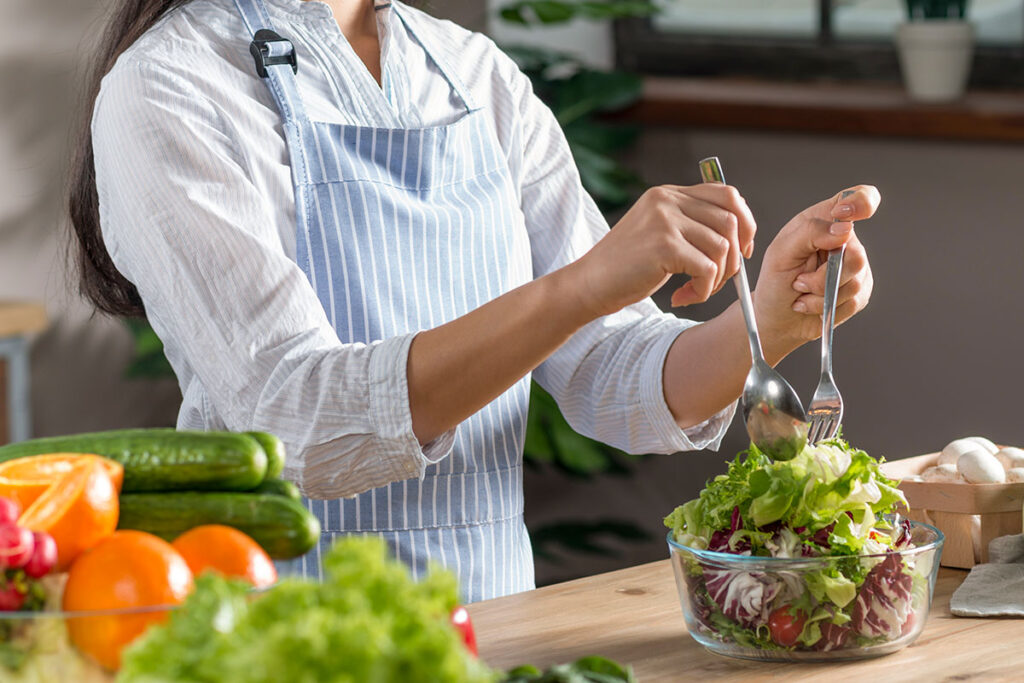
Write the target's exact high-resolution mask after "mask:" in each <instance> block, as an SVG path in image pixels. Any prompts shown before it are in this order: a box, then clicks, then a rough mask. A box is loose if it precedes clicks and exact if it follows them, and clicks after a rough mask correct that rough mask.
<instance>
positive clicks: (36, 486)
mask: <svg viewBox="0 0 1024 683" xmlns="http://www.w3.org/2000/svg"><path fill="white" fill-rule="evenodd" d="M85 457H87V456H86V455H85V454H82V453H50V454H47V455H30V456H28V457H25V458H16V459H14V460H8V461H7V462H5V463H0V496H3V497H5V498H10V499H11V500H15V501H17V502H18V504H19V505H21V509H22V510H25V509H26V508H28V506H30V505H32V503H34V502H35V500H36V498H38V497H39V496H41V495H42V494H43V491H45V490H46V489H47V488H49V486H50V484H52V483H54V482H55V481H56V480H57V479H59V478H60V477H61V476H63V475H65V474H67V473H68V472H70V471H71V469H72V467H74V465H75V463H77V462H81V460H82V458H85ZM93 457H100V456H93ZM102 462H103V466H104V467H105V468H107V472H108V473H109V474H110V478H111V480H112V481H113V482H114V488H115V489H116V490H117V491H118V492H119V493H120V491H121V483H122V482H123V481H124V467H122V466H121V464H120V463H117V462H114V461H113V460H110V459H108V458H103V460H102Z"/></svg>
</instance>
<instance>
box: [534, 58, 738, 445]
mask: <svg viewBox="0 0 1024 683" xmlns="http://www.w3.org/2000/svg"><path fill="white" fill-rule="evenodd" d="M516 78H517V79H518V80H519V88H520V92H521V95H520V97H519V102H520V106H519V108H520V122H521V126H522V128H521V131H520V135H521V136H522V138H523V144H522V148H523V150H524V153H523V159H522V163H521V166H520V167H519V169H518V170H519V183H520V187H521V201H522V207H523V211H524V213H525V216H526V223H527V229H528V231H529V234H530V239H531V246H532V249H533V267H534V272H535V274H536V275H537V276H540V275H543V274H545V273H549V272H551V271H553V270H555V269H558V268H561V267H562V266H565V265H567V264H568V263H571V262H572V261H574V260H576V259H578V258H579V257H581V256H582V255H583V254H585V253H586V252H587V251H588V250H589V249H590V248H591V247H592V246H593V245H594V244H596V243H597V242H598V241H599V240H600V239H601V238H602V237H603V236H604V235H605V234H606V233H607V232H608V229H609V228H608V223H607V221H605V219H604V217H603V216H602V215H601V212H600V211H599V210H598V208H597V206H596V205H595V204H594V201H593V200H592V199H591V197H590V196H589V195H588V194H587V192H586V191H585V190H584V189H583V186H582V183H581V182H580V177H579V173H578V172H577V170H576V165H575V163H574V162H573V158H572V154H571V152H570V150H569V146H568V143H567V142H566V139H565V136H564V134H563V133H562V130H561V127H560V126H559V125H558V122H557V121H556V120H555V118H554V116H553V115H552V113H551V111H550V110H549V109H548V108H547V107H546V106H545V105H544V104H543V103H542V102H541V101H540V100H539V99H538V98H537V97H536V96H534V95H533V93H532V91H531V90H530V87H529V82H528V81H527V80H526V79H525V77H522V76H521V75H517V76H516ZM696 324H697V323H696V322H694V321H692V320H685V319H682V318H678V317H676V316H674V315H672V314H669V313H663V312H661V311H660V310H659V309H658V307H657V306H656V305H655V303H654V302H653V301H652V300H650V299H646V300H644V301H641V302H639V303H636V304H634V305H631V306H628V307H626V308H624V309H622V310H621V311H619V312H617V313H615V314H612V315H608V316H605V317H603V318H600V319H598V320H595V321H594V322H592V323H590V324H589V325H587V326H585V327H584V328H582V329H581V330H579V331H578V332H577V333H576V334H575V335H573V337H572V338H570V340H569V341H568V342H567V343H565V344H564V345H563V346H562V347H561V348H560V349H559V350H558V351H556V352H555V353H554V354H553V355H552V356H551V357H549V358H548V359H547V360H546V361H545V362H544V363H543V364H541V365H540V367H538V368H537V370H536V372H535V373H534V378H535V379H536V380H537V382H538V383H539V384H540V385H541V386H542V387H544V388H545V389H546V390H547V391H548V392H549V393H551V395H552V396H553V397H554V398H555V400H556V401H557V402H558V405H559V407H560V408H561V410H562V413H563V414H564V415H565V418H566V420H567V421H568V422H569V424H570V425H571V426H572V427H573V429H575V430H576V431H578V432H580V433H581V434H585V435H587V436H589V437H592V438H595V439H598V440H599V441H603V442H605V443H608V444H610V445H613V446H615V447H617V448H620V449H622V450H625V451H627V452H631V453H672V452H675V451H683V450H698V449H702V448H712V449H717V448H718V446H719V444H720V443H721V440H722V437H723V436H724V434H725V430H726V428H727V427H728V425H729V422H730V421H731V420H732V417H733V414H734V412H735V409H736V406H735V404H731V405H729V406H726V407H724V408H723V409H722V410H721V411H720V412H719V413H717V414H716V415H714V416H712V417H711V418H710V419H708V420H706V421H705V422H702V423H700V424H698V425H695V426H693V427H689V428H687V429H685V430H684V429H680V427H679V426H678V425H677V424H676V422H675V420H674V418H673V417H672V413H671V411H669V409H668V405H667V404H666V402H665V394H664V384H663V381H664V380H663V374H664V373H663V371H664V366H665V358H666V356H667V355H668V350H669V348H670V347H671V346H672V343H673V342H674V341H675V340H676V338H677V337H678V336H679V334H680V333H682V332H683V331H684V330H686V329H687V328H688V327H691V326H693V325H696ZM693 390H694V391H699V388H698V387H694V388H693Z"/></svg>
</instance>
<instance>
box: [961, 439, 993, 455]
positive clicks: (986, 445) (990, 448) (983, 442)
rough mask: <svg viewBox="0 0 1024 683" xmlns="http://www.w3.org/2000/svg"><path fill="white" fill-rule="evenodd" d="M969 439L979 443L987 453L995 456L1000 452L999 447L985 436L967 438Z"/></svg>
mask: <svg viewBox="0 0 1024 683" xmlns="http://www.w3.org/2000/svg"><path fill="white" fill-rule="evenodd" d="M967 439H968V440H970V441H973V442H975V443H977V444H978V445H979V446H981V447H983V448H984V449H985V450H986V451H988V452H989V453H992V454H993V455H995V453H996V451H998V450H999V446H997V445H995V444H994V443H992V442H991V441H989V440H988V439H986V438H985V437H983V436H969V437H967Z"/></svg>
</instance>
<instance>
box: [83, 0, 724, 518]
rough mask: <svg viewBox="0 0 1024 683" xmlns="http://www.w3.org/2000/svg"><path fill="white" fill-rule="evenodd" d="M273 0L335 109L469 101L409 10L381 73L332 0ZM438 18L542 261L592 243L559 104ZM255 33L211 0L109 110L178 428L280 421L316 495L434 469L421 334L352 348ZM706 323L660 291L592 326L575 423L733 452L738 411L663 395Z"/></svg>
mask: <svg viewBox="0 0 1024 683" xmlns="http://www.w3.org/2000/svg"><path fill="white" fill-rule="evenodd" d="M266 3H267V6H268V9H269V11H270V14H271V19H272V21H273V22H274V25H275V26H276V28H277V30H278V32H279V33H281V34H282V35H284V36H285V37H286V38H288V39H290V40H291V41H292V42H293V43H294V45H295V49H296V53H297V55H298V59H299V71H298V83H299V89H300V92H301V95H302V98H303V100H304V101H305V104H306V108H307V111H308V112H309V114H310V116H311V117H313V118H314V119H317V120H322V121H331V122H337V123H345V124H352V125H362V126H376V127H381V128H388V127H390V128H409V127H426V126H434V125H442V124H447V123H450V122H451V121H453V120H455V119H456V118H457V117H458V116H459V115H461V113H463V111H464V110H462V109H461V102H460V101H459V100H458V99H457V98H455V97H454V95H453V94H452V92H451V89H450V87H449V85H448V83H447V81H445V80H444V79H443V78H442V76H441V74H440V73H439V72H438V71H437V69H436V67H435V65H434V64H433V62H431V61H430V60H429V59H428V58H427V56H426V54H425V52H424V51H423V49H422V48H421V47H420V45H419V44H418V43H417V42H416V41H415V39H414V38H413V37H412V36H411V35H409V34H408V33H407V31H406V30H405V28H404V27H403V25H402V23H401V22H399V21H393V20H392V16H391V12H390V11H388V10H382V11H379V12H378V28H379V30H380V35H381V45H382V81H383V83H382V86H379V85H378V84H377V83H376V81H375V80H374V79H373V77H372V76H371V75H370V74H369V72H368V71H367V70H366V68H365V66H364V65H363V63H362V62H361V61H360V59H359V58H358V56H357V55H356V54H355V53H354V51H353V50H352V48H351V47H350V46H349V44H348V43H347V41H346V40H345V38H344V36H343V35H342V34H341V32H340V30H339V29H338V26H337V23H336V22H335V21H334V18H333V16H332V13H331V10H330V8H329V7H328V6H327V5H325V4H323V3H320V2H303V1H302V0H266ZM429 30H431V31H435V32H436V33H437V37H438V38H439V40H437V41H436V42H438V43H439V44H442V45H444V46H445V47H446V49H448V50H450V51H451V55H450V56H451V58H452V59H451V61H452V62H454V63H456V64H458V65H459V69H460V73H459V76H460V77H461V79H462V80H463V81H464V83H465V84H466V85H467V86H468V88H469V89H470V91H471V92H472V93H473V96H474V98H475V99H476V100H477V101H478V102H481V103H484V104H485V105H486V107H487V109H488V117H489V120H491V121H492V122H493V126H494V128H495V132H496V135H497V138H498V140H499V143H500V145H501V147H502V151H503V154H504V157H505V160H506V161H507V163H508V165H509V169H510V171H511V175H512V177H513V179H514V180H515V182H516V186H517V189H518V194H519V202H520V206H521V210H522V211H523V214H524V218H525V223H526V226H527V228H528V232H529V237H530V248H531V250H532V260H533V269H534V275H535V276H540V275H543V274H544V273H547V272H550V271H552V270H554V269H557V268H559V267H562V266H564V265H566V264H568V263H570V262H572V261H573V260H575V259H577V258H579V257H580V256H581V255H583V254H584V253H585V252H586V251H587V250H588V249H589V248H590V247H591V246H592V245H593V244H594V243H595V242H596V241H597V240H598V239H600V238H601V236H602V235H604V234H605V232H607V230H608V226H607V223H606V222H605V220H604V218H603V217H602V216H601V214H600V212H599V211H598V210H597V208H596V206H595V205H594V203H593V201H592V200H591V199H590V197H589V196H587V194H586V192H585V191H584V190H583V188H582V187H581V185H580V180H579V175H578V173H577V172H576V169H575V166H574V164H573V162H572V157H571V155H570V152H569V149H568V146H567V144H566V142H565V139H564V136H563V135H562V132H561V130H560V128H559V127H558V124H557V122H556V121H555V119H554V117H553V116H552V115H551V113H550V111H549V110H548V109H547V108H546V107H545V106H544V105H543V104H542V103H541V102H540V101H539V100H538V99H537V98H536V97H535V96H534V95H533V94H532V91H531V88H530V84H529V81H528V79H527V78H526V77H525V76H524V75H523V74H522V73H520V72H519V70H518V69H517V68H516V67H515V65H514V64H513V63H512V62H511V61H510V60H509V59H508V58H507V57H505V56H504V54H503V53H502V52H501V51H500V50H499V49H497V48H496V47H495V45H494V44H493V43H492V42H491V41H490V40H489V39H488V38H486V37H484V36H482V35H480V34H474V33H470V32H468V31H466V30H464V29H462V28H459V27H458V26H455V25H454V24H452V23H450V22H444V21H439V20H431V21H430V22H429ZM249 40H250V39H249V37H248V36H247V34H246V31H245V29H244V26H243V24H242V21H241V18H240V17H239V16H238V14H237V11H236V10H235V8H234V6H233V4H232V2H231V0H193V1H192V2H190V3H189V4H187V5H185V6H184V7H182V8H180V9H177V10H175V11H173V12H172V13H171V14H170V15H168V16H167V17H165V18H164V19H162V20H161V21H160V22H159V23H158V24H157V25H156V26H154V27H153V28H152V29H151V30H150V31H149V32H147V34H146V35H144V36H143V37H142V38H141V39H139V40H138V41H137V42H136V43H135V44H134V45H133V46H132V47H131V48H129V49H128V50H127V51H126V52H125V53H124V54H123V55H122V56H121V57H120V59H119V60H118V62H117V64H116V65H115V66H114V68H113V69H112V70H111V72H110V73H109V74H108V75H107V76H106V77H105V78H104V80H103V84H102V88H101V92H100V95H99V97H98V99H97V102H96V108H95V112H94V117H93V126H92V131H93V143H94V147H95V164H96V176H97V186H98V191H99V198H100V215H101V223H102V226H103V237H104V240H105V242H106V245H107V248H108V250H109V251H110V254H111V257H112V258H113V260H114V263H115V264H116V265H117V267H118V269H119V270H120V271H121V272H122V273H123V274H124V275H125V276H126V277H127V278H128V279H129V280H131V281H132V282H133V283H134V284H135V285H136V286H137V287H138V289H139V292H140V294H141V296H142V298H143V301H144V302H145V304H146V311H147V316H148V318H149V320H150V322H151V324H152V325H153V328H154V329H155V330H156V332H157V333H158V334H159V336H160V338H161V339H162V340H163V341H164V344H165V352H166V354H167V357H168V360H169V361H170V362H171V365H172V366H173V367H174V370H175V373H176V374H177V377H178V380H179V382H180V385H181V389H182V394H183V397H184V400H183V403H182V406H181V411H180V415H179V419H178V427H179V428H182V429H186V428H192V429H231V430H251V429H259V430H265V431H270V432H273V433H275V434H277V435H278V436H280V437H281V438H282V440H283V441H284V442H285V444H286V447H287V449H288V452H289V460H288V464H287V467H286V471H285V475H286V476H287V477H288V478H290V479H292V480H294V481H296V482H297V483H298V484H299V486H300V488H302V490H303V492H304V493H305V494H306V495H308V496H310V497H314V498H324V499H330V498H338V497H347V496H352V495H355V494H357V493H360V492H362V491H365V490H368V489H370V488H374V487H378V486H381V485H384V484H386V483H388V482H392V481H401V480H404V479H409V478H412V477H417V476H422V474H423V472H424V468H425V467H426V466H427V465H428V464H429V463H430V462H436V461H437V460H439V459H440V458H443V457H445V456H446V455H447V453H448V452H449V450H450V448H451V444H452V440H453V434H454V430H453V431H452V432H449V433H447V434H445V435H443V436H442V437H440V438H438V439H437V440H435V441H434V442H432V443H431V444H428V445H427V446H426V447H422V448H421V447H420V445H419V443H418V442H417V440H416V437H415V435H414V434H413V432H412V419H411V415H410V408H409V398H408V388H407V384H406V363H407V358H408V351H409V345H410V343H411V341H412V338H413V336H414V333H413V334H408V335H401V336H398V337H393V338H388V339H383V340H380V341H376V342H373V343H371V344H343V343H341V342H340V341H339V339H338V336H337V334H336V333H335V331H334V329H333V328H332V327H331V325H330V323H329V321H328V319H327V316H326V314H325V312H324V309H323V307H322V306H321V304H320V301H319V300H318V299H317V296H316V293H315V292H314V291H313V289H312V288H311V286H310V284H309V282H308V280H307V279H306V277H305V276H304V275H303V273H302V271H301V270H300V269H299V268H298V266H297V265H296V264H295V262H294V258H295V253H296V251H295V250H296V248H295V239H296V238H295V205H294V192H293V188H292V179H291V175H290V168H289V165H288V154H287V149H286V147H285V139H284V133H283V129H282V125H281V119H280V116H279V114H278V111H277V109H276V107H275V105H274V102H273V100H272V99H271V95H270V92H269V90H268V89H267V86H266V84H265V83H264V82H263V81H262V80H261V79H259V78H258V77H257V75H256V74H255V71H254V68H253V63H252V59H251V56H250V54H249V51H248V44H249ZM692 324H694V323H692V322H691V321H686V320H681V319H678V318H676V317H675V316H673V315H670V314H663V313H661V312H660V311H658V309H657V307H656V306H655V305H654V303H653V302H651V301H643V302H641V303H638V304H636V305H633V306H630V307H628V308H626V309H624V310H622V311H620V312H619V313H616V314H614V315H610V316H606V317H604V318H601V319H599V320H596V321H594V322H593V323H591V324H589V325H587V326H586V327H584V328H583V329H582V330H580V331H579V332H578V333H577V334H575V335H574V336H573V337H572V338H571V339H570V340H569V341H568V342H567V343H566V344H564V345H563V346H562V347H561V348H560V349H559V350H558V351H556V352H555V353H554V354H553V355H552V356H551V357H550V358H549V359H548V360H547V361H545V362H544V363H543V364H542V365H541V366H540V367H539V368H538V369H537V370H536V371H535V373H534V377H535V378H536V379H537V381H538V382H539V383H540V384H541V385H542V386H544V387H545V388H546V389H548V390H549V391H550V392H551V393H552V394H553V396H554V397H555V398H556V400H557V401H558V403H559V405H560V407H561V409H562V411H563V413H564V414H565V416H566V418H567V419H568V421H569V422H570V424H571V425H572V426H573V427H574V428H575V429H577V430H578V431H580V432H581V433H584V434H587V435H588V436H592V437H594V438H597V439H600V440H602V441H605V442H607V443H610V444H612V445H614V446H617V447H619V448H622V449H623V450H627V451H630V452H674V451H678V450H691V449H698V448H704V447H717V445H718V442H719V441H720V439H721V437H722V434H723V433H724V430H725V427H726V426H727V424H728V422H729V420H730V419H731V417H732V413H733V410H734V407H733V406H730V407H728V408H726V409H725V410H723V411H722V412H721V413H720V414H718V415H716V416H715V417H713V418H712V419H711V420H709V421H707V422H705V423H703V424H700V425H697V426H695V427H692V428H690V429H687V430H685V431H684V430H680V429H679V428H678V426H677V425H676V424H675V422H674V420H673V418H672V415H671V413H670V412H669V410H668V408H667V406H666V404H665V400H664V394H663V387H662V368H663V365H664V360H665V355H666V354H667V351H668V348H669V346H670V345H671V344H672V342H673V341H674V339H675V338H676V336H678V334H679V333H680V332H681V331H682V330H683V329H685V328H686V327H688V326H689V325H692ZM524 333H528V331H525V332H524Z"/></svg>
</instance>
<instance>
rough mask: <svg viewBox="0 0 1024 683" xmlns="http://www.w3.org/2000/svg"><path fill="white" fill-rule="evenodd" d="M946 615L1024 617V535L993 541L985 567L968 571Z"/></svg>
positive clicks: (951, 600) (990, 544) (1003, 537)
mask: <svg viewBox="0 0 1024 683" xmlns="http://www.w3.org/2000/svg"><path fill="white" fill-rule="evenodd" d="M949 611H951V612H952V613H953V614H955V615H956V616H958V617H1024V534H1014V535H1012V536H1000V537H999V538H993V539H992V541H991V542H990V543H989V544H988V563H987V564H978V565H975V566H974V567H973V568H971V573H970V574H968V575H967V578H966V579H964V582H963V583H962V584H960V587H959V588H957V589H956V592H954V593H953V597H952V598H951V599H950V601H949Z"/></svg>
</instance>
